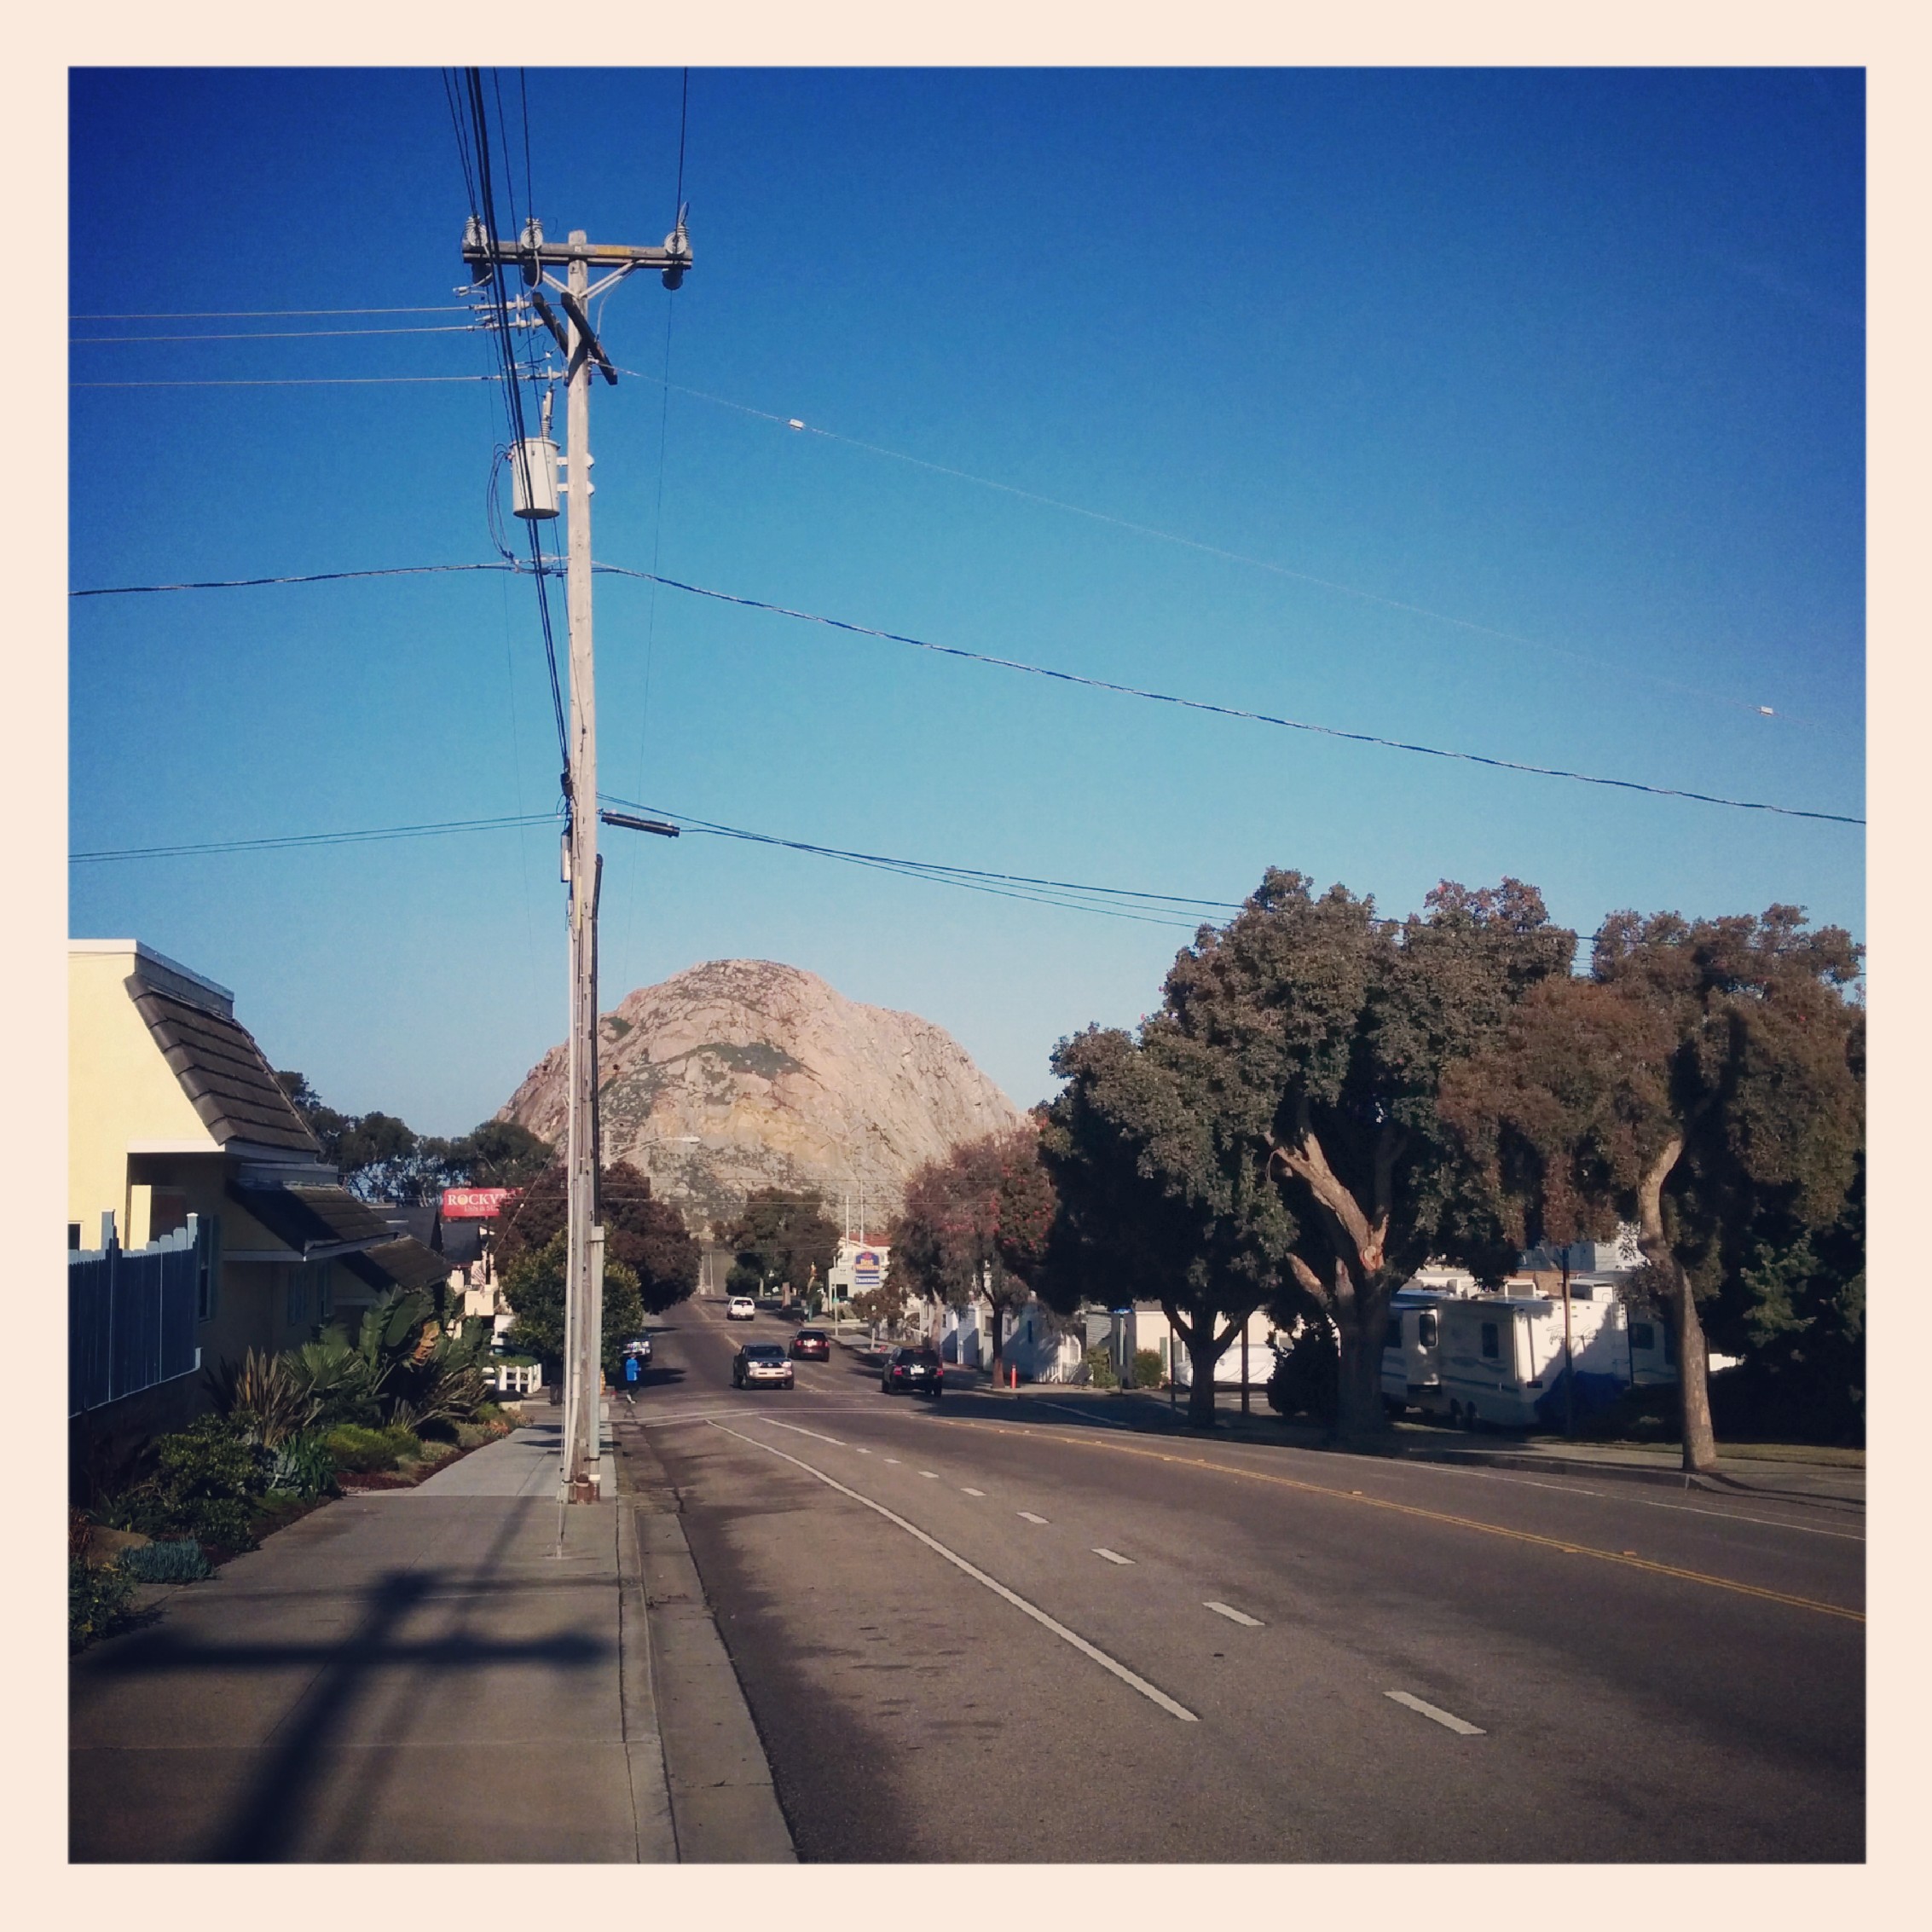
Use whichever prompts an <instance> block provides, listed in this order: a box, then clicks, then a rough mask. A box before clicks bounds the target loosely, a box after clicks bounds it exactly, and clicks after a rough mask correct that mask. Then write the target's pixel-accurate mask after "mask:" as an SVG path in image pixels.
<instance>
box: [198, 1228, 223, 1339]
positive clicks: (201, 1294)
mask: <svg viewBox="0 0 1932 1932" xmlns="http://www.w3.org/2000/svg"><path fill="white" fill-rule="evenodd" d="M194 1252H195V1264H194V1318H195V1320H196V1321H197V1322H211V1321H213V1320H214V1318H215V1313H216V1310H217V1308H218V1307H219V1305H220V1303H221V1279H222V1218H221V1217H220V1215H218V1214H202V1215H199V1216H197V1217H196V1218H195V1223H194Z"/></svg>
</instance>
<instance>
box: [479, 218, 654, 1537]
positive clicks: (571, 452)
mask: <svg viewBox="0 0 1932 1932" xmlns="http://www.w3.org/2000/svg"><path fill="white" fill-rule="evenodd" d="M463 259H464V261H465V262H466V263H467V264H468V265H469V267H470V269H471V273H472V274H473V275H475V276H476V278H477V280H478V281H481V280H483V279H484V277H486V276H488V275H495V274H498V273H500V272H501V271H502V270H504V269H509V268H512V267H514V268H516V269H518V270H519V271H520V272H521V274H522V275H523V282H524V285H525V286H526V287H527V288H528V290H529V295H528V297H527V298H525V299H527V301H528V304H529V307H530V308H532V309H535V312H536V315H537V316H538V318H539V320H541V322H542V323H543V326H544V327H546V328H547V329H548V330H549V332H550V333H551V336H552V338H553V339H554V340H555V342H556V344H557V346H558V349H559V350H562V351H563V354H564V382H565V385H566V395H567V401H568V408H567V411H566V421H565V434H566V437H567V439H568V440H567V445H566V477H567V481H566V483H565V486H564V487H565V490H566V493H567V495H568V496H569V503H568V506H567V508H568V521H567V535H568V547H567V564H566V573H565V578H564V584H565V595H566V603H567V605H568V609H569V612H570V769H569V771H568V772H566V774H565V786H566V791H567V804H568V809H569V813H570V819H569V824H568V826H567V827H566V830H565V832H564V883H565V885H566V887H567V888H568V890H569V895H570V896H569V920H570V1065H569V1083H570V1089H569V1101H568V1105H569V1115H568V1119H569V1130H568V1138H567V1142H566V1147H565V1152H564V1160H565V1174H566V1177H567V1183H568V1186H567V1196H568V1203H569V1206H568V1212H569V1232H568V1235H567V1241H566V1252H567V1260H566V1264H565V1270H566V1271H565V1275H564V1462H563V1487H564V1495H565V1497H566V1498H567V1499H568V1500H569V1501H572V1502H594V1501H596V1500H597V1495H598V1466H599V1460H600V1458H601V1455H602V1452H603V1442H602V1431H601V1427H600V1420H601V1418H600V1415H599V1403H600V1397H601V1393H602V1391H601V1383H602V1363H603V1355H604V1318H603V1299H604V1270H603V1257H604V1229H603V1228H602V1227H601V1226H600V1225H599V1223H598V1219H597V1165H598V1162H597V1156H598V1141H599V1135H598V1131H597V1128H598V1120H597V901H598V888H599V884H600V882H601V878H600V875H601V871H602V861H601V860H600V859H599V857H598V852H597V826H598V819H599V812H598V805H597V676H596V664H595V659H594V657H593V653H592V648H591V548H590V496H591V481H590V467H591V460H592V459H591V454H590V375H591V369H592V367H593V365H594V366H595V367H596V369H597V371H598V373H599V374H600V375H601V376H602V377H603V378H604V381H605V382H607V383H610V384H612V385H615V384H616V380H617V372H616V369H615V368H613V367H611V363H610V357H609V356H606V355H605V354H604V346H603V344H601V343H600V342H599V340H598V339H597V336H596V333H595V332H594V331H593V328H592V327H591V324H590V307H589V304H590V300H591V298H592V297H593V295H598V294H601V293H602V292H604V290H605V289H607V288H609V287H610V286H611V285H612V284H613V283H616V282H618V281H622V279H623V278H624V277H625V276H626V275H630V274H632V273H633V271H634V270H636V269H646V268H648V269H657V270H658V271H659V273H660V274H661V275H662V277H663V281H664V286H666V287H667V288H675V287H676V286H678V284H679V283H680V281H683V280H684V274H685V269H688V268H689V267H690V266H691V242H690V240H689V238H688V237H687V236H686V234H685V224H684V211H682V210H681V209H680V211H679V214H678V225H677V227H676V228H674V229H673V230H672V232H671V233H670V234H668V235H667V236H666V237H665V238H664V246H662V248H633V247H629V246H619V245H604V244H602V243H593V242H591V241H590V240H587V237H586V235H585V233H584V231H583V230H582V229H581V228H577V229H574V230H572V232H571V234H570V240H568V241H567V242H562V243H558V242H547V241H545V240H544V239H543V230H542V228H541V226H540V225H539V224H538V223H537V222H536V221H535V218H534V217H533V218H532V219H531V220H530V221H529V222H528V223H525V225H524V228H523V234H521V235H520V236H519V237H518V240H516V241H515V242H513V243H512V242H506V241H498V240H493V239H492V238H491V237H489V235H487V234H484V233H483V232H482V231H481V228H480V226H479V224H477V223H475V222H474V221H473V220H472V222H471V224H470V227H469V228H468V229H467V230H466V233H465V235H464V238H463ZM556 269H563V270H564V279H563V280H561V281H559V280H558V276H557V275H556V273H555V270H556ZM592 269H604V270H606V271H608V272H607V273H605V274H604V275H602V276H601V277H600V278H599V280H598V281H597V282H596V283H594V284H593V282H592V281H591V279H590V273H591V270H592ZM546 285H547V286H549V287H550V288H551V289H552V290H553V291H554V292H556V294H557V296H558V300H559V302H560V303H561V304H562V306H563V309H564V317H565V321H558V317H557V315H555V313H554V312H553V311H552V309H551V307H550V304H548V303H547V302H546V301H545V300H544V298H543V289H544V286H546ZM528 448H529V446H528V445H525V447H524V448H523V450H520V451H519V452H518V461H519V462H522V463H524V464H526V465H527V463H528V461H529V455H528ZM524 490H525V494H526V495H528V494H529V482H528V478H527V477H526V479H525V483H524ZM610 818H611V822H613V823H616V824H624V825H628V826H631V827H633V828H634V829H636V830H640V831H655V832H661V833H665V834H668V835H669V836H676V830H675V828H674V827H673V826H669V825H660V824H654V823H651V822H650V821H647V820H644V819H637V818H626V817H624V816H622V814H616V813H613V814H610Z"/></svg>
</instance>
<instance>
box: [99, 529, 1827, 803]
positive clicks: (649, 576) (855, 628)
mask: <svg viewBox="0 0 1932 1932" xmlns="http://www.w3.org/2000/svg"><path fill="white" fill-rule="evenodd" d="M503 568H505V566H504V565H502V564H425V565H421V566H419V569H421V570H501V569H503ZM517 568H519V569H520V568H521V566H520V565H519V566H517ZM592 568H593V570H596V571H598V572H599V573H600V574H603V575H608V576H620V577H635V578H638V579H639V580H640V581H644V582H646V583H653V584H662V585H664V586H665V587H667V588H668V589H671V590H681V591H684V592H685V593H687V594H688V595H690V596H692V597H703V598H709V599H713V600H714V602H717V603H720V604H737V605H738V606H739V607H740V608H742V609H744V610H763V611H766V612H769V613H770V614H771V615H772V616H780V617H793V618H796V619H797V620H799V621H800V622H803V623H810V624H821V625H824V626H825V627H826V628H828V629H831V630H839V631H847V632H849V633H852V634H853V635H854V636H858V637H871V638H878V639H881V640H882V641H883V642H885V643H888V644H904V645H911V646H912V647H913V648H914V649H915V650H918V651H931V652H933V653H934V655H936V656H939V657H957V658H962V659H963V660H964V661H965V662H969V663H974V664H986V665H990V666H992V668H995V669H998V670H1003V671H1020V672H1023V673H1025V674H1027V675H1028V676H1030V677H1038V678H1051V679H1053V680H1056V682H1058V683H1061V684H1070V685H1084V686H1085V687H1086V688H1087V689H1089V690H1091V691H1112V692H1113V693H1114V694H1115V695H1116V696H1118V697H1138V698H1143V699H1146V700H1147V701H1148V702H1149V703H1156V704H1171V705H1174V706H1177V708H1179V709H1182V710H1186V711H1204V712H1206V713H1208V714H1211V715H1212V716H1215V717H1221V718H1236V719H1241V720H1244V721H1245V722H1247V723H1250V724H1258V725H1271V726H1276V727H1277V728H1279V729H1281V730H1283V731H1291V732H1310V733H1312V734H1314V735H1315V736H1317V737H1321V738H1339V739H1342V740H1344V741H1345V742H1346V743H1351V744H1372V745H1377V746H1380V748H1382V749H1385V750H1388V751H1406V752H1410V753H1414V754H1415V755H1419V756H1421V757H1426V758H1447V759H1450V760H1454V761H1457V762H1460V763H1463V764H1470V765H1483V766H1489V768H1491V769H1492V770H1495V771H1501V772H1523V773H1524V774H1526V775H1527V776H1530V777H1532V778H1563V779H1566V780H1568V781H1569V782H1570V783H1571V784H1586V785H1602V786H1605V787H1608V788H1610V789H1611V790H1618V791H1634V792H1641V793H1644V794H1646V795H1648V796H1651V797H1654V798H1681V799H1684V800H1686V801H1690V802H1692V803H1693V804H1698V805H1721V806H1724V807H1728V808H1729V809H1731V810H1733V811H1738V812H1768V813H1773V814H1774V815H1776V816H1777V817H1779V818H1811V819H1816V820H1819V822H1821V823H1824V824H1834V825H1863V824H1865V820H1864V819H1863V818H1856V817H1854V816H1853V815H1852V814H1850V813H1842V812H1812V811H1807V810H1804V809H1802V808H1801V807H1796V806H1791V805H1773V804H1768V803H1767V802H1765V801H1761V800H1756V799H1744V798H1723V797H1720V796H1718V795H1715V794H1714V793H1710V792H1700V791H1690V790H1684V789H1682V788H1680V787H1678V786H1674V785H1652V784H1644V783H1642V782H1641V781H1640V780H1639V779H1636V778H1604V777H1601V776H1599V775H1598V774H1595V773H1593V772H1572V771H1569V770H1566V769H1565V768H1564V767H1562V766H1551V765H1531V764H1529V763H1526V762H1524V761H1519V760H1517V759H1513V758H1492V757H1489V756H1488V755H1485V754H1484V753H1482V752H1477V751H1457V750H1453V749H1447V748H1445V747H1443V746H1441V745H1432V744H1415V743H1409V742H1408V741H1406V740H1404V739H1401V738H1382V737H1379V736H1377V735H1376V734H1374V733H1373V732H1350V731H1344V730H1343V729H1341V728H1340V727H1339V726H1335V725H1316V724H1310V723H1309V722H1307V721H1306V720H1301V719H1296V718H1281V717H1276V716H1275V715H1273V714H1271V713H1269V712H1265V711H1250V710H1245V709H1241V708H1240V707H1238V706H1235V705H1231V704H1215V703H1209V702H1208V701H1207V700H1206V699H1204V698H1197V697H1177V696H1175V695H1174V694H1173V693H1172V692H1170V691H1148V690H1143V689H1142V688H1141V687H1140V686H1138V685H1124V684H1117V683H1115V682H1114V681H1113V680H1110V679H1107V678H1091V677H1086V676H1083V675H1082V674H1080V673H1079V672H1077V671H1062V670H1057V669H1055V668H1052V667H1051V666H1049V665H1044V664H1029V663H1027V662H1024V661H1023V660H1021V659H1019V658H1015V657H994V656H992V654H991V653H990V652H986V651H968V650H966V649H965V648H964V647H963V646H962V645H952V644H934V643H933V642H932V641H931V640H930V639H926V638H917V637H911V636H908V635H906V634H905V633H903V632H900V631H887V630H880V629H877V628H875V627H873V626H872V625H870V624H856V623H853V622H850V621H849V620H847V619H846V618H843V617H828V616H821V615H820V614H818V612H816V611H811V610H793V609H791V608H790V606H789V605H786V604H771V603H767V602H766V601H765V600H764V599H761V598H755V597H740V596H738V595H736V594H735V593H732V592H730V591H723V590H710V589H708V588H706V587H704V586H703V585H701V584H691V583H685V582H683V581H681V580H680V579H679V578H676V577H667V576H661V575H659V574H658V573H657V572H655V571H651V570H632V569H630V568H628V566H627V565H624V564H593V566H592ZM404 574H406V573H404V572H402V571H376V570H371V571H355V570H344V571H332V572H327V573H324V574H321V575H320V576H312V577H262V578H237V579H234V580H231V581H228V582H225V583H208V584H128V585H120V586H115V587H107V588H102V589H97V590H78V591H70V592H69V593H68V595H69V596H71V597H115V596H127V595H131V594H134V593H139V592H142V591H159V590H201V589H206V590H225V589H239V588H244V587H248V586H251V585H253V584H257V583H261V584H270V583H307V582H323V581H331V580H332V579H333V578H337V577H352V576H402V575H404Z"/></svg>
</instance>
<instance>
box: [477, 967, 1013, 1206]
mask: <svg viewBox="0 0 1932 1932" xmlns="http://www.w3.org/2000/svg"><path fill="white" fill-rule="evenodd" d="M565 1065H566V1058H565V1050H564V1048H563V1047H562V1046H555V1047H552V1049H551V1050H550V1051H549V1052H548V1053H547V1054H545V1055H544V1056H543V1058H542V1059H541V1060H540V1061H538V1062H537V1064H536V1065H535V1067H532V1068H531V1069H530V1072H529V1074H528V1076H527V1077H526V1078H525V1079H524V1081H523V1085H521V1086H520V1087H518V1089H517V1090H516V1092H515V1093H514V1094H512V1096H511V1097H510V1101H509V1103H508V1104H507V1105H506V1107H505V1108H503V1110H502V1112H501V1114H500V1115H499V1116H498V1118H499V1119H506V1120H514V1121H517V1122H518V1123H519V1124H520V1125H523V1126H525V1127H527V1128H529V1130H530V1131H531V1132H532V1133H535V1134H541V1136H542V1137H544V1139H546V1140H547V1141H550V1142H552V1143H553V1144H555V1145H558V1146H559V1147H560V1146H561V1145H562V1144H563V1140H564V1069H565ZM598 1077H599V1086H600V1091H601V1096H602V1126H603V1135H604V1160H605V1162H606V1163H607V1164H608V1163H611V1162H615V1161H618V1160H630V1161H633V1162H634V1163H635V1164H636V1165H637V1166H639V1167H640V1168H642V1169H643V1170H644V1171H645V1172H646V1173H648V1174H649V1175H650V1176H651V1179H652V1182H653V1183H654V1185H655V1187H656V1190H657V1194H658V1196H659V1198H660V1199H662V1200H670V1201H674V1202H675V1203H676V1204H677V1205H678V1206H680V1207H681V1208H682V1209H683V1210H684V1212H685V1218H686V1220H687V1221H688V1222H689V1223H691V1226H692V1228H693V1229H694V1230H697V1229H700V1228H701V1227H702V1226H703V1224H705V1223H723V1222H725V1221H726V1220H728V1219H730V1218H732V1216H733V1215H735V1214H736V1213H737V1212H738V1208H739V1206H740V1205H741V1204H742V1202H743V1199H744V1195H745V1194H746V1192H747V1190H748V1189H752V1188H771V1187H781V1188H796V1189H801V1190H804V1189H813V1190H815V1191H817V1192H819V1193H821V1194H824V1195H825V1196H826V1197H827V1198H828V1199H829V1200H830V1203H831V1211H832V1217H833V1218H834V1219H835V1220H836V1219H838V1218H839V1217H840V1212H841V1203H842V1200H844V1198H845V1197H847V1196H849V1197H850V1200H851V1206H852V1211H853V1212H854V1213H856V1212H857V1210H858V1207H859V1194H860V1190H861V1189H863V1190H864V1199H865V1217H866V1220H867V1223H868V1227H867V1228H866V1229H865V1231H866V1232H868V1233H870V1234H871V1235H873V1237H874V1238H875V1239H876V1238H877V1237H878V1235H879V1233H880V1230H881V1229H882V1226H883V1224H884V1223H885V1222H886V1221H887V1220H888V1218H889V1217H890V1216H891V1215H892V1213H893V1212H894V1211H896V1209H897V1208H898V1206H899V1201H900V1198H901V1195H902V1193H903V1190H904V1188H905V1181H906V1178H907V1177H908V1176H909V1175H911V1172H912V1171H913V1170H914V1169H915V1168H917V1166H920V1164H921V1163H922V1162H923V1161H927V1160H932V1159H934V1158H935V1157H936V1156H938V1155H940V1154H945V1153H946V1151H947V1150H948V1149H949V1148H952V1147H953V1146H955V1145H956V1144H957V1142H960V1141H963V1140H970V1139H972V1138H974V1137H975V1136H977V1135H980V1134H985V1133H991V1132H992V1131H994V1130H995V1129H997V1128H1000V1127H1007V1126H1010V1125H1013V1124H1014V1123H1015V1121H1017V1120H1018V1119H1020V1114H1019V1111H1018V1109H1017V1108H1015V1107H1014V1105H1013V1103H1012V1102H1011V1101H1009V1099H1008V1098H1007V1097H1006V1096H1005V1095H1004V1094H1003V1093H1002V1092H1001V1091H1000V1090H999V1089H998V1087H996V1086H995V1085H993V1084H992V1081H991V1080H989V1079H987V1078H986V1075H985V1074H984V1073H981V1072H980V1070H979V1068H978V1067H975V1065H974V1064H973V1062H972V1061H971V1060H970V1059H969V1057H968V1056H967V1053H966V1050H965V1049H964V1048H963V1047H962V1046H961V1045H960V1044H959V1043H958V1042H957V1040H956V1039H954V1038H952V1035H951V1034H949V1033H946V1032H944V1031H943V1030H942V1029H941V1028H940V1027H935V1026H934V1025H933V1024H932V1022H931V1021H928V1020H922V1019H920V1018H918V1016H917V1015H915V1014H911V1013H895V1012H893V1011H891V1010H889V1009H887V1008H884V1007H879V1006H861V1005H859V1004H858V1003H857V1002H856V1001H853V1000H849V999H847V998H844V997H843V995H842V994H840V993H838V992H834V991H833V989H832V988H831V987H830V986H827V985H826V984H825V982H824V980H821V979H818V977H816V975H813V974H811V973H806V972H801V970H800V969H798V968H797V967H795V966H781V965H778V964H776V963H773V962H772V961H771V960H767V959H714V960H710V961H708V962H707V963H705V964H704V965H702V966H693V967H692V968H691V969H690V970H689V971H688V972H684V973H680V974H678V975H675V976H674V978H671V979H668V980H665V981H664V982H663V983H662V985H660V986H640V987H639V988H638V990H637V991H636V992H633V993H631V994H630V995H629V996H628V998H625V999H624V1000H623V1001H622V1003H621V1004H619V1005H618V1006H617V1007H616V1009H615V1010H614V1011H612V1012H610V1013H606V1014H605V1015H604V1016H603V1018H602V1020H601V1021H599V1045H598Z"/></svg>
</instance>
